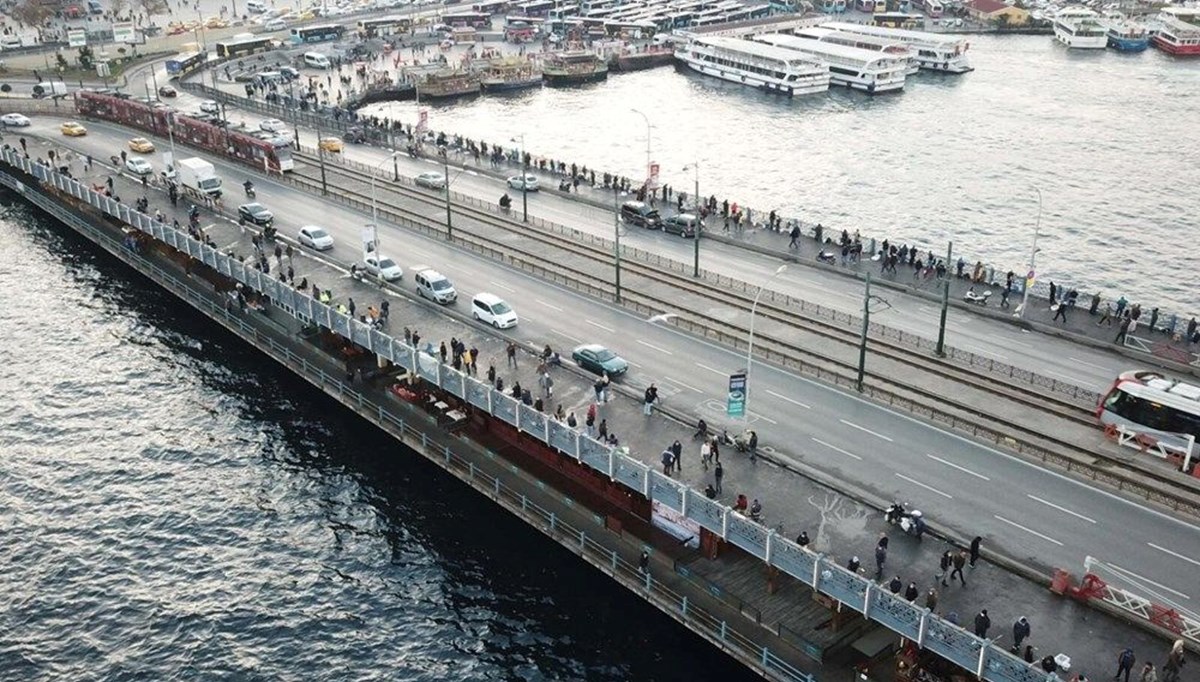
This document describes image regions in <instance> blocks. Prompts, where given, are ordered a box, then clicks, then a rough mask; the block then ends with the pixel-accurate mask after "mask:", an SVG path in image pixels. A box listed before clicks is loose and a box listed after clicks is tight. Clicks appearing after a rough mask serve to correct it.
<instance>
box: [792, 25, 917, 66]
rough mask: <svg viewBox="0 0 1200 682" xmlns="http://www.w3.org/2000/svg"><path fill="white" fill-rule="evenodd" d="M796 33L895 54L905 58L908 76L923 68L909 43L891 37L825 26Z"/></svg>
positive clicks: (829, 41) (806, 36)
mask: <svg viewBox="0 0 1200 682" xmlns="http://www.w3.org/2000/svg"><path fill="white" fill-rule="evenodd" d="M796 35H797V36H799V37H801V38H808V39H810V40H820V41H822V42H826V43H833V44H835V45H847V46H849V47H857V48H860V49H863V50H871V51H872V52H883V53H884V54H889V55H893V56H895V57H896V58H897V59H903V60H905V63H906V64H907V68H906V69H905V74H906V75H908V76H911V75H913V74H914V73H916V72H917V71H919V70H920V69H921V66H920V65H919V64H917V58H916V53H915V51H914V50H913V49H912V48H911V47H909V46H908V45H906V44H904V43H902V42H899V41H897V40H892V39H890V38H880V37H879V36H870V35H865V34H861V33H846V32H844V31H837V30H834V29H832V28H826V27H824V26H812V27H810V28H802V29H799V30H797V31H796Z"/></svg>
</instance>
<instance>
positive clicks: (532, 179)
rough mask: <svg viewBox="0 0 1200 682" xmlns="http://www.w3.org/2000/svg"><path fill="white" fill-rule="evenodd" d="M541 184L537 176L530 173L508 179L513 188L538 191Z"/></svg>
mask: <svg viewBox="0 0 1200 682" xmlns="http://www.w3.org/2000/svg"><path fill="white" fill-rule="evenodd" d="M522 180H523V181H522ZM540 184H541V183H540V182H538V179H537V176H535V175H530V174H528V173H526V174H525V177H524V178H522V177H521V176H520V175H514V176H512V177H511V178H509V179H508V186H509V187H511V188H513V189H519V190H524V191H526V192H536V191H538V186H539V185H540Z"/></svg>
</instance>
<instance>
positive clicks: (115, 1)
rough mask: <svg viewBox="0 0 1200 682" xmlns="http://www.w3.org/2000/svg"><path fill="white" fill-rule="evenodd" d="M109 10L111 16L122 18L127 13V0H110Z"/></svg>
mask: <svg viewBox="0 0 1200 682" xmlns="http://www.w3.org/2000/svg"><path fill="white" fill-rule="evenodd" d="M109 11H110V12H112V15H113V17H115V18H118V19H124V18H125V17H126V16H127V15H128V14H129V0H112V2H110V3H109Z"/></svg>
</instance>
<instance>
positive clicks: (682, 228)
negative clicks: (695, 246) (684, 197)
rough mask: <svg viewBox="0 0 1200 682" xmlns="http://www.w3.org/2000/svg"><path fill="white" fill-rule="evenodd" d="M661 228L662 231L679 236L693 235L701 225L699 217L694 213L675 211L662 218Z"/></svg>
mask: <svg viewBox="0 0 1200 682" xmlns="http://www.w3.org/2000/svg"><path fill="white" fill-rule="evenodd" d="M662 229H663V232H668V233H670V234H677V235H679V236H680V237H695V236H696V232H697V231H699V230H701V229H702V227H701V225H700V219H699V218H697V217H696V215H695V214H694V213H677V214H675V215H673V216H670V217H668V218H665V219H663V221H662Z"/></svg>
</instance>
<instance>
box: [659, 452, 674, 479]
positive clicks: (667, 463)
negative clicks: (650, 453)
mask: <svg viewBox="0 0 1200 682" xmlns="http://www.w3.org/2000/svg"><path fill="white" fill-rule="evenodd" d="M674 461H675V457H674V456H673V455H672V454H671V448H667V449H666V450H663V451H662V465H663V473H664V474H666V475H668V476H670V475H671V468H672V463H673V462H674Z"/></svg>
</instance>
